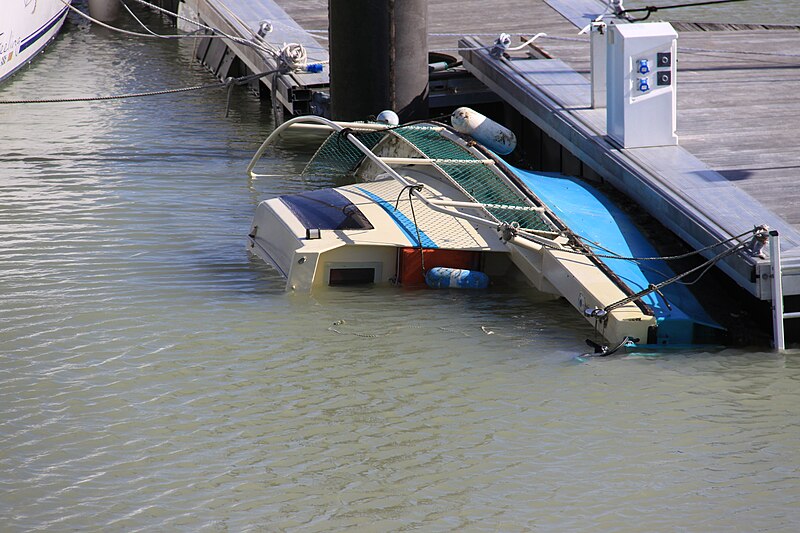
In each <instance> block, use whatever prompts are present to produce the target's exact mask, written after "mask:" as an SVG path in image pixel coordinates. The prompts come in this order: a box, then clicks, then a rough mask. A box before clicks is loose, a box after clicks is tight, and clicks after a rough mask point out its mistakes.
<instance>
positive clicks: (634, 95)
mask: <svg viewBox="0 0 800 533" xmlns="http://www.w3.org/2000/svg"><path fill="white" fill-rule="evenodd" d="M607 32H608V33H607V38H608V48H607V56H606V62H607V63H606V65H607V70H606V76H607V84H608V85H607V91H606V107H607V115H606V117H607V129H608V135H609V136H610V137H611V139H613V140H614V141H616V142H617V143H619V144H620V145H621V146H622V147H623V148H642V147H647V146H669V145H676V144H678V136H677V135H676V133H675V129H676V118H675V117H676V98H675V73H676V68H675V67H676V65H675V63H676V52H677V39H678V34H677V32H676V31H675V30H674V29H673V27H672V26H671V25H670V24H669V23H668V22H653V23H640V24H627V23H621V24H614V23H611V24H609V25H608V26H607Z"/></svg>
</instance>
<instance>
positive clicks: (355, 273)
mask: <svg viewBox="0 0 800 533" xmlns="http://www.w3.org/2000/svg"><path fill="white" fill-rule="evenodd" d="M374 282H375V269H374V268H332V269H331V270H330V277H329V281H328V284H329V285H362V284H365V283H374Z"/></svg>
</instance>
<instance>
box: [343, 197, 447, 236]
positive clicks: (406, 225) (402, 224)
mask: <svg viewBox="0 0 800 533" xmlns="http://www.w3.org/2000/svg"><path fill="white" fill-rule="evenodd" d="M356 189H358V190H359V191H361V192H363V193H364V194H366V195H367V196H369V198H370V199H371V200H373V201H374V202H375V203H376V204H378V205H379V206H381V207H382V208H383V210H384V211H386V213H387V214H388V215H389V216H390V217H392V219H394V221H395V223H396V224H397V227H398V228H400V229H401V230H403V233H405V234H406V237H408V240H409V241H410V242H411V244H413V245H414V246H420V245H421V246H423V247H425V248H438V246H437V245H436V243H435V242H433V240H432V239H431V238H430V237H428V236H427V235H426V234H425V232H424V231H422V230H419V236H420V239H422V243H419V242H417V228H416V226H415V225H414V223H413V222H412V221H411V220H409V218H408V217H407V216H405V215H404V214H403V213H401V212H400V211H395V209H394V206H393V205H392V204H390V203H389V202H387V201H386V200H384V199H383V198H381V197H380V196H378V195H376V194H373V193H371V192H369V191H368V190H366V189H362V188H361V187H356Z"/></svg>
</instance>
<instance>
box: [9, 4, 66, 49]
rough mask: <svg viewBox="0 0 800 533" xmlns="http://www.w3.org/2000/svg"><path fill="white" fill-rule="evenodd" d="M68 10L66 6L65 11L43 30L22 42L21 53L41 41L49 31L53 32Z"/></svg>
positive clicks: (43, 27)
mask: <svg viewBox="0 0 800 533" xmlns="http://www.w3.org/2000/svg"><path fill="white" fill-rule="evenodd" d="M67 9H68V8H67V6H64V9H62V10H61V11H59V12H58V14H57V15H56V16H55V17H53V18H51V19H50V21H49V22H48V23H47V24H45V25H44V26H42V28H41V29H39V30H38V31H37V32H36V33H34V34H32V35H30V36H29V37H26V38H25V40H24V41H22V43H20V45H19V51H20V53H22V51H23V50H25V49H26V48H28V47H30V46H31V45H33V44H34V43H35V42H36V41H38V40H39V39H41V38H42V35H44V34H45V33H47V32H48V31H50V30H52V29H53V26H55V25H56V24H58V21H59V20H61V18H62V17H63V16H64V15H66V13H67Z"/></svg>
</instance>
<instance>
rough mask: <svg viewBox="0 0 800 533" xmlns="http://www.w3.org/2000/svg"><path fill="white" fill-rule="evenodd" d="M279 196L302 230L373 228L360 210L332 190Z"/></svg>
mask: <svg viewBox="0 0 800 533" xmlns="http://www.w3.org/2000/svg"><path fill="white" fill-rule="evenodd" d="M280 199H281V201H282V202H283V203H284V204H286V207H288V208H289V209H290V210H291V211H292V213H294V215H295V216H296V217H297V218H298V220H300V222H301V223H302V224H303V226H305V228H306V229H314V228H317V229H373V226H372V224H370V223H369V220H367V217H365V216H364V213H362V212H361V210H360V209H359V208H358V207H356V206H355V204H354V203H353V202H351V201H350V200H348V199H347V198H345V197H344V196H343V195H342V193H340V192H339V191H336V190H334V189H321V190H318V191H309V192H304V193H300V194H292V195H288V196H281V197H280Z"/></svg>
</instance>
